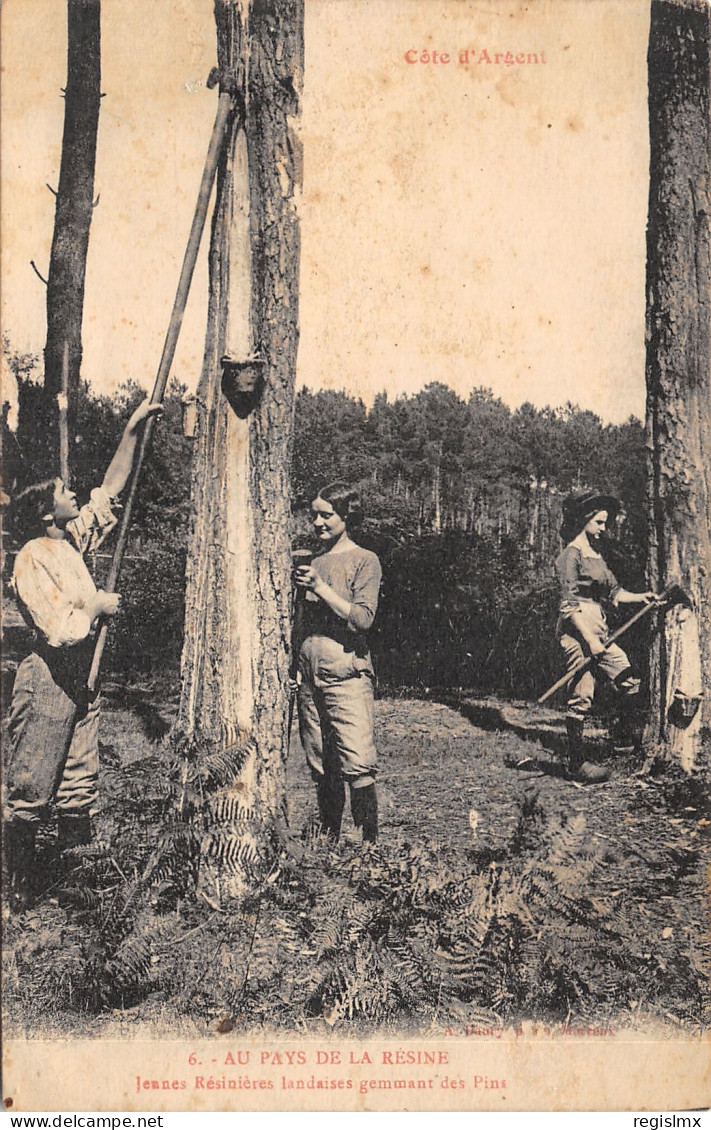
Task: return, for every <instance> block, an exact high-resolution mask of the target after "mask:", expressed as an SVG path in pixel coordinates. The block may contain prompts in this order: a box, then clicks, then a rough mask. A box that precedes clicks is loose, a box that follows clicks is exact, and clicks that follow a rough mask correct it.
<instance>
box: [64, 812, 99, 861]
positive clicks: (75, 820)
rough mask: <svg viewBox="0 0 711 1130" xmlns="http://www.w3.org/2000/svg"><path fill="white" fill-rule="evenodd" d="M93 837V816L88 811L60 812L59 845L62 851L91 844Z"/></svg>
mask: <svg viewBox="0 0 711 1130" xmlns="http://www.w3.org/2000/svg"><path fill="white" fill-rule="evenodd" d="M92 837H93V832H92V828H91V816H90V815H89V813H88V812H76V813H75V812H72V813H63V812H60V814H59V825H58V847H59V851H60V853H61V852H63V851H70V850H71V849H72V848H76V847H82V846H83V845H84V844H90V843H91V840H92Z"/></svg>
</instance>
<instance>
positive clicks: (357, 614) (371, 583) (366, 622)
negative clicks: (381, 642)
mask: <svg viewBox="0 0 711 1130" xmlns="http://www.w3.org/2000/svg"><path fill="white" fill-rule="evenodd" d="M381 579H382V569H381V568H380V562H379V561H378V558H377V557H376V556H375V554H372V555H370V556H369V557H367V558H366V559H365V560H364V561H363V562H361V564H360V566H359V568H358V571H357V573H356V575H355V577H354V579H353V599H352V601H351V607H350V610H349V613H348V618H347V620H346V625H347V627H348V629H349V631H351V632H367V631H368V629H369V628H370V626H371V624H372V623H373V620H374V619H375V613H376V612H377V610H378V598H379V596H380V582H381Z"/></svg>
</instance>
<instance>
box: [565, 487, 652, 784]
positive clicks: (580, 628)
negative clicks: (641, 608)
mask: <svg viewBox="0 0 711 1130" xmlns="http://www.w3.org/2000/svg"><path fill="white" fill-rule="evenodd" d="M619 510H620V503H619V501H618V500H617V499H616V498H613V497H611V496H610V495H607V494H598V493H596V492H595V491H587V492H585V493H583V494H574V495H571V496H570V497H569V498H567V499H566V501H565V504H564V508H563V525H562V526H561V530H560V536H561V538H562V539H563V541H564V542H565V543H566V547H565V549H564V550H563V552H562V553H561V554H560V556H559V557H558V559H557V561H556V572H557V574H558V579H559V581H560V588H561V594H560V615H559V618H558V626H557V632H556V634H557V636H558V639H559V641H560V645H561V647H562V648H563V651H564V653H565V659H566V665H567V669H568V671H571V672H572V671H573V670H574V669H575V668H577V667H578V666H579V665H580V664H581V663H583V662H584V661H585V660H586V659H588V658H590V657H592V659H593V670H590V669H589V668H588V669H587V670H586V671H584V672H583V673H582V674H581V675H580V676H579V678H574V679H573V680H572V683H571V687H570V693H569V697H568V709H567V714H566V730H567V735H568V774H569V776H570V777H571V778H572V779H573V780H575V781H580V782H582V783H583V784H598V783H600V782H602V781H607V780H608V778H609V773H608V771H607V770H606V769H603V768H602V767H601V766H599V765H594V764H592V763H591V762H589V761H586V760H585V756H584V745H583V730H584V726H585V719H586V718H587V716H588V714H589V712H590V708H591V707H592V702H593V695H594V693H595V675H594V672H597V671H602V672H603V674H604V675H606V676H607V678H608V679H610V680H611V681H612V683H613V684H614V686H615V689H616V690H617V691H618V693H619V694H620V695H621V696H622V706H621V710H622V713H623V715H625V714H626V715H628V716H629V713H630V711H631V710H632V709H633V708H634V705H635V703H636V701H637V696H638V695H639V690H640V677H639V674H638V672H637V671H636V670H635V669H634V667H633V666H632V665H631V663H630V661H629V659H628V658H627V656H626V654H625V652H624V651H623V650H622V648H621V647H618V646H617V644H610V645H609V646H608V645H607V643H606V640H607V636H608V629H607V620H606V618H605V612H604V607H603V606H604V605H605V604H610V605H612V606H613V607H616V606H617V605H619V604H645V603H648V602H650V601H652V600H654V599H655V594H654V593H652V592H642V593H635V592H628V591H627V590H626V589H623V588H622V587H621V586H620V585H619V583H618V582H617V579H616V578H615V576H614V574H613V573H612V571H611V570H610V568H609V566H608V565H607V563H606V562H605V560H604V558H603V556H602V554H601V552H600V546H601V543H602V539H603V536H604V533H605V530H606V529H607V528H608V527H609V526H611V525H612V523H613V522H614V520H615V518H616V517H617V514H618V513H619Z"/></svg>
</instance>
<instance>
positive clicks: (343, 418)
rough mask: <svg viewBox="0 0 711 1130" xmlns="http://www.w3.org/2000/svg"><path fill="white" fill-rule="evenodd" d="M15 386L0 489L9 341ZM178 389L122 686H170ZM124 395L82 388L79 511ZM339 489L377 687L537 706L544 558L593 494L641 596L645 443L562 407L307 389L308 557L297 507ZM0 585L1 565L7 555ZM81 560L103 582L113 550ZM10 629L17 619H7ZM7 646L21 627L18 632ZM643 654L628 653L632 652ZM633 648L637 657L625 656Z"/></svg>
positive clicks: (551, 590)
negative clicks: (359, 551) (599, 494)
mask: <svg viewBox="0 0 711 1130" xmlns="http://www.w3.org/2000/svg"><path fill="white" fill-rule="evenodd" d="M4 353H5V361H6V362H7V363H8V364H9V367H10V369H11V370H12V372H13V373H14V375H15V378H16V379H17V382H18V394H19V412H18V421H17V422H16V421H15V420H13V421H12V423H13V427H14V430H12V429H11V428H10V426H9V419H8V417H9V406H8V405H7V404H6V405H5V406H4V409H3V464H4V476H3V479H4V484H5V491H6V492H7V493H8V494H9V495H10V496H11V495H12V494H13V493H14V492H15V491H16V490H18V489H20V488H21V487H22V486H23V485H26V484H27V483H29V482H32V481H35V479H36V478H37V475H36V474H33V465H35V463H36V462H37V461H38V459H40V458H41V453H39V452H38V449H37V443H38V437H37V435H36V428H35V427H34V422H35V420H36V419H37V416H36V413H35V411H34V408H35V403H36V402H37V403H38V402H39V397H40V395H41V384H40V373H41V366H40V362H39V359H38V358H36V357H34V356H33V355H22V354H18V353H17V352H15V351H13V350H12V348H11V346H10V344H9V342H8V341H5V343H4ZM185 392H186V389H185V387H184V386H183V385H181V384H180V383H179V382H177V381H174V382H173V384H172V385H171V387H170V390H169V394H168V396H167V400H166V412H165V416H164V420H163V422H162V423H161V425H160V427H159V429H158V430H157V431H156V434H155V436H154V440H153V443H152V446H151V450H150V454H149V458H148V460H147V463H146V466H145V468H144V472H143V476H142V480H141V484H140V487H139V492H138V499H137V504H136V507H135V510H134V515H133V524H132V532H131V538H130V546H129V550H128V554H127V558H126V560H125V562H124V567H123V573H122V577H121V583H120V585H119V589H120V591H121V592H122V606H121V612H120V615H119V616H118V617H117V620H116V622H115V624H114V625H112V632H111V634H110V635H111V645H110V650H109V652H108V654H107V656H106V663H105V669H106V671H107V674H108V675H109V676H110V677H113V678H115V679H118V680H120V681H121V682H125V683H135V682H139V683H146V682H153V681H158V682H162V683H165V684H166V686H165V690H169V689H172V687H173V686H176V687H177V683H178V674H179V670H178V669H179V659H180V650H181V643H182V631H183V616H184V569H185V555H186V544H187V534H188V524H189V509H190V465H191V450H192V444H193V443H194V441H193V440H191V439H189V438H186V437H185V436H184V435H183V429H182V399H183V396H184V394H185ZM143 395H144V394H143V393H142V391H141V390H140V389H139V387H138V386H137V385H125V386H123V387H121V388H119V389H118V390H117V392H116V393H115V394H114V395H112V396H99V395H97V394H96V393H95V392H94V391H93V390H92V389H91V387H90V385H88V384H86V383H84V384H83V385H82V387H81V395H80V402H79V413H78V421H79V422H78V428H77V434H76V436H75V437H73V441H72V457H71V466H72V472H73V476H74V484H73V485H74V487H75V489H76V490H77V492H78V494H79V498H80V500H81V499H82V498H83V497H85V496H87V495H88V493H89V491H90V490H91V488H92V487H93V486H95V485H96V484H97V483H98V482H100V480H101V477H102V475H103V472H104V470H105V467H106V463H107V460H108V457H109V454H110V452H111V451H112V450H113V448H114V447H115V445H116V443H117V442H118V438H119V435H120V431H121V428H122V426H123V423H124V422H125V419H126V417H127V415H128V413H129V412H130V410H131V409H132V407H133V406H135V404H136V403H137V402H138V401H139V400H140V399H141V397H142V396H143ZM334 479H345V480H347V481H349V482H353V483H356V484H358V485H359V486H360V488H361V490H362V493H363V496H364V501H365V506H366V512H367V515H368V517H367V520H366V523H365V525H364V527H363V529H362V530H361V531H360V535H359V540H360V541H361V542H362V544H364V545H366V546H367V547H369V548H372V549H374V550H375V551H376V552H377V553H378V554H379V555H380V557H381V560H382V563H383V588H382V594H381V606H380V611H379V615H378V619H377V621H376V628H375V630H374V633H373V637H374V638H373V641H372V643H373V652H374V656H375V660H376V664H377V670H378V678H379V683H380V686H381V688H382V689H386V690H389V691H391V692H393V691H396V690H402V689H404V688H407V689H408V690H409V691H412V690H417V689H419V690H423V689H425V688H429V689H432V688H437V687H448V688H452V687H465V688H467V689H468V690H470V691H474V692H476V693H478V694H490V693H497V694H501V695H504V696H509V697H514V698H533V697H536V695H537V694H539V693H541V691H542V690H543V689H544V687H545V685H547V683H548V682H550V681H552V679H553V678H555V677H556V676H557V674H559V657H558V655H557V648H556V645H555V641H554V640H553V627H554V623H555V608H556V585H555V579H554V573H553V562H554V560H555V557H556V555H557V553H558V552H559V550H560V548H561V543H560V539H559V536H558V528H559V525H560V512H561V506H562V500H563V498H564V497H565V494H566V493H567V492H568V491H570V490H573V489H579V488H582V487H587V486H595V487H597V488H599V489H601V490H606V491H611V492H612V493H614V494H616V495H618V496H619V497H621V498H622V499H623V502H624V505H625V510H626V519H625V521H624V523H623V524H622V525H621V527H620V529H619V530H618V537H617V539H616V541H615V542H614V543H611V544H610V545H609V547H608V552H609V554H610V555H611V558H612V559H611V564H612V567H613V569H614V571H615V572H616V574H617V576H618V578H619V579H620V580H621V581H622V583H623V584H627V585H630V586H631V587H634V586H635V585H639V584H643V580H644V561H645V556H646V545H645V525H644V491H645V485H644V484H645V465H644V430H643V427H642V425H641V423H640V422H639V420H637V419H635V418H634V417H631V418H630V419H629V420H628V421H627V422H626V423H624V424H621V425H611V424H607V425H606V424H603V422H602V421H601V420H600V418H599V417H598V416H596V415H595V414H594V413H592V412H589V411H586V410H583V409H580V408H578V407H577V406H575V405H572V404H567V405H566V406H565V407H563V408H556V409H552V408H543V409H537V408H535V407H534V406H533V405H532V404H529V403H526V404H523V405H521V407H519V408H517V409H515V410H512V409H510V408H508V407H507V406H506V405H505V404H504V403H503V402H502V401H501V400H499V399H498V398H497V397H495V396H494V395H493V394H492V392H491V391H490V390H489V389H487V388H485V387H476V388H474V389H473V391H472V392H471V394H470V396H469V399H468V400H467V401H465V400H463V399H461V398H460V397H459V396H457V395H456V394H455V393H454V392H453V391H452V390H451V389H450V388H448V387H447V386H446V385H445V384H442V383H438V382H435V383H432V384H429V385H428V386H427V387H426V388H424V389H423V390H422V391H421V392H418V393H416V394H414V395H411V396H401V397H399V398H397V399H396V400H394V401H390V400H389V399H388V397H387V394H386V393H381V394H379V395H378V396H377V397H376V398H375V401H374V403H373V405H372V407H370V408H367V407H366V406H365V405H364V403H363V402H362V401H361V400H359V399H356V398H354V397H352V396H349V395H348V394H346V393H345V392H340V391H336V390H325V391H320V392H316V393H314V392H311V391H309V390H308V389H306V388H302V389H301V390H300V391H299V393H298V395H297V398H296V404H295V440H294V451H293V464H292V492H293V514H294V531H293V540H294V546H295V547H303V546H308V545H309V544H310V532H309V531H310V523H309V519H308V504H309V502H310V500H311V498H312V497H313V496H314V495H315V493H316V492H317V490H318V488H319V487H321V486H323V485H325V484H326V483H328V482H330V481H332V480H334ZM5 548H6V550H9V551H10V552H9V553H6V557H5V574H6V576H5V580H7V574H8V573H9V571H10V570H11V567H12V557H13V554H12V550H13V549H14V548H18V547H15V546H13V544H12V540H11V538H6V542H5ZM102 548H103V552H100V553H98V554H97V555H95V558H94V560H93V562H92V563H91V564H92V566H93V569H94V573H95V577H96V580H97V583H99V584H100V583H101V579H102V577H103V575H104V574H105V572H106V570H107V569H108V564H109V558H110V553H111V549H112V543H111V541H110V540H109V542H108V544H107V545H105V546H104V547H102ZM6 628H7V629H9V630H10V632H11V633H12V618H11V617H10V619H9V621H8V619H7V618H6ZM16 630H17V631H18V633H20V634H21V632H22V629H21V628H20V627H19V625H18V627H17V629H16ZM638 643H639V641H638ZM634 647H635V644H634V642H633V644H632V648H633V650H634Z"/></svg>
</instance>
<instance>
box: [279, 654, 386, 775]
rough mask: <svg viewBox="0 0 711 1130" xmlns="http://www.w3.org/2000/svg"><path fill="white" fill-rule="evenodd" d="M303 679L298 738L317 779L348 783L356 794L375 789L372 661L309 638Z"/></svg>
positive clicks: (303, 659)
mask: <svg viewBox="0 0 711 1130" xmlns="http://www.w3.org/2000/svg"><path fill="white" fill-rule="evenodd" d="M299 674H300V683H299V692H298V709H299V736H300V738H301V744H302V746H303V749H304V753H305V754H306V760H307V762H308V764H309V767H310V769H311V772H312V774H313V775H314V777H315V778H317V779H318V778H320V777H324V776H339V777H343V778H345V780H346V781H347V782H348V784H349V785H351V786H352V787H353V788H355V789H359V788H365V787H366V786H368V785H372V784H373V783H374V777H375V773H376V772H377V756H378V755H377V750H376V748H375V739H374V736H373V723H374V698H375V695H374V688H373V681H374V676H373V670H372V667H371V665H370V660H369V659H362V658H359V657H357V656H356V655H355V654H354V653H353V652H349V651H346V650H345V648H344V647H343V646H342V644H340V643H339V642H338V641H337V640H333V639H331V638H330V637H328V636H309V637H308V639H307V640H305V642H304V644H303V646H302V648H301V652H300V654H299Z"/></svg>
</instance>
